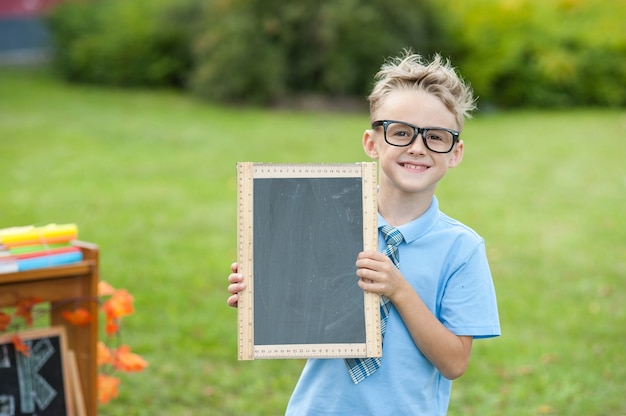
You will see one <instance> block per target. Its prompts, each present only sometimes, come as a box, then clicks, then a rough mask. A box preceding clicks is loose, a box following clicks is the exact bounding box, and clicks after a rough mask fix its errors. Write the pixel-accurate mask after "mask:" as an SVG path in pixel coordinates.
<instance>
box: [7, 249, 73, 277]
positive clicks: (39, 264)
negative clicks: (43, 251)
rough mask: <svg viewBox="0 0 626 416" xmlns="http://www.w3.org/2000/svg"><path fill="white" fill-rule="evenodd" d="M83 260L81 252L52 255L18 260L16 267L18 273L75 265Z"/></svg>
mask: <svg viewBox="0 0 626 416" xmlns="http://www.w3.org/2000/svg"><path fill="white" fill-rule="evenodd" d="M82 259H83V253H82V251H77V252H71V253H60V254H52V255H49V256H42V257H33V258H30V259H24V260H18V262H17V267H18V270H19V271H20V272H23V271H25V270H33V269H43V268H45V267H52V266H61V265H64V264H71V263H77V262H79V261H81V260H82Z"/></svg>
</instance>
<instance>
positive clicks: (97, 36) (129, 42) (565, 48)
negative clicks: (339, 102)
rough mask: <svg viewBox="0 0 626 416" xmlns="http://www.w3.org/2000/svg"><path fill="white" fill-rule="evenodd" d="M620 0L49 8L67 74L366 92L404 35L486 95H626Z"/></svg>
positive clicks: (203, 2) (265, 95) (499, 100)
mask: <svg viewBox="0 0 626 416" xmlns="http://www.w3.org/2000/svg"><path fill="white" fill-rule="evenodd" d="M624 19H626V1H624V0H613V1H605V0H552V1H543V0H467V1H463V2H458V1H454V0H440V1H435V0H421V1H416V0H386V1H381V0H358V1H357V0H340V1H322V2H320V1H319V0H298V1H290V2H284V1H282V0H230V1H229V0H208V1H207V0H134V1H125V0H92V1H69V2H66V3H64V4H62V5H61V6H60V7H57V8H56V10H54V11H53V13H52V14H51V16H50V18H49V22H50V26H51V28H52V34H53V38H54V42H55V44H56V45H57V54H56V59H55V64H56V67H57V68H58V70H59V73H60V74H61V75H62V76H63V77H64V78H66V79H68V80H72V81H83V82H92V83H101V84H108V85H117V86H140V85H151V86H175V87H178V88H181V89H184V90H185V91H188V92H190V93H192V94H194V95H196V96H199V97H202V98H205V99H210V100H219V101H227V102H248V103H261V104H281V103H283V104H284V103H285V102H287V103H289V102H291V100H292V99H293V98H294V96H302V95H307V94H309V95H317V94H322V95H325V96H328V95H331V96H335V97H337V96H357V97H362V96H364V95H366V94H367V92H368V90H369V88H370V86H371V80H372V76H373V74H374V73H375V72H376V70H377V69H378V67H379V66H380V64H381V62H382V61H383V60H384V59H385V58H387V57H389V56H392V55H396V54H398V53H399V52H400V50H401V49H402V48H403V47H409V48H412V49H413V50H415V51H416V52H418V53H420V54H423V55H431V54H432V53H434V52H440V53H442V54H443V55H444V56H446V57H450V58H451V59H452V61H453V63H454V64H455V65H457V66H458V67H459V70H460V71H461V73H462V74H463V75H464V76H465V77H466V78H467V79H469V80H471V82H472V84H473V86H474V88H475V90H476V92H477V94H478V96H480V97H481V100H480V103H481V105H482V106H483V107H488V106H497V107H507V108H510V107H528V106H533V107H572V106H590V105H594V106H623V105H624V104H626V88H623V87H621V88H620V86H623V85H626V58H625V57H626V30H624Z"/></svg>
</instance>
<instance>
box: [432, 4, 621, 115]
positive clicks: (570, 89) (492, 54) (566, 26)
mask: <svg viewBox="0 0 626 416" xmlns="http://www.w3.org/2000/svg"><path fill="white" fill-rule="evenodd" d="M440 6H441V7H440V8H439V11H440V12H441V20H442V21H445V22H446V29H447V31H448V34H449V36H450V37H451V38H452V39H453V44H454V51H453V52H452V55H453V56H454V62H456V64H457V65H458V66H459V67H460V69H461V72H462V73H463V74H464V76H465V77H466V78H468V79H469V80H470V81H471V82H472V85H473V86H474V88H475V90H476V92H477V94H478V95H479V96H480V97H481V102H482V103H491V104H494V105H497V106H504V107H521V106H533V107H571V106H579V105H601V106H623V105H625V104H626V89H624V88H622V87H621V86H623V85H626V32H625V31H624V30H623V28H622V26H623V22H624V20H625V19H626V2H624V1H619V2H604V1H602V0H585V1H583V0H555V1H552V2H546V1H543V0H468V1H466V2H463V3H459V2H456V1H453V0H448V1H444V2H441V3H440Z"/></svg>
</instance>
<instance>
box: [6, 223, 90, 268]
mask: <svg viewBox="0 0 626 416" xmlns="http://www.w3.org/2000/svg"><path fill="white" fill-rule="evenodd" d="M77 238H78V227H77V226H76V224H49V225H46V226H42V227H36V226H22V227H11V228H2V229H0V273H13V272H21V271H24V270H32V269H41V268H44V267H52V266H60V265H64V264H70V263H76V262H79V261H81V260H82V259H83V253H82V251H81V250H80V248H78V247H75V246H73V245H72V240H76V239H77Z"/></svg>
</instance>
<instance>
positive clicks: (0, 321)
mask: <svg viewBox="0 0 626 416" xmlns="http://www.w3.org/2000/svg"><path fill="white" fill-rule="evenodd" d="M10 323H11V315H9V314H8V313H4V312H0V332H3V331H6V330H7V328H8V327H9V324H10Z"/></svg>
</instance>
